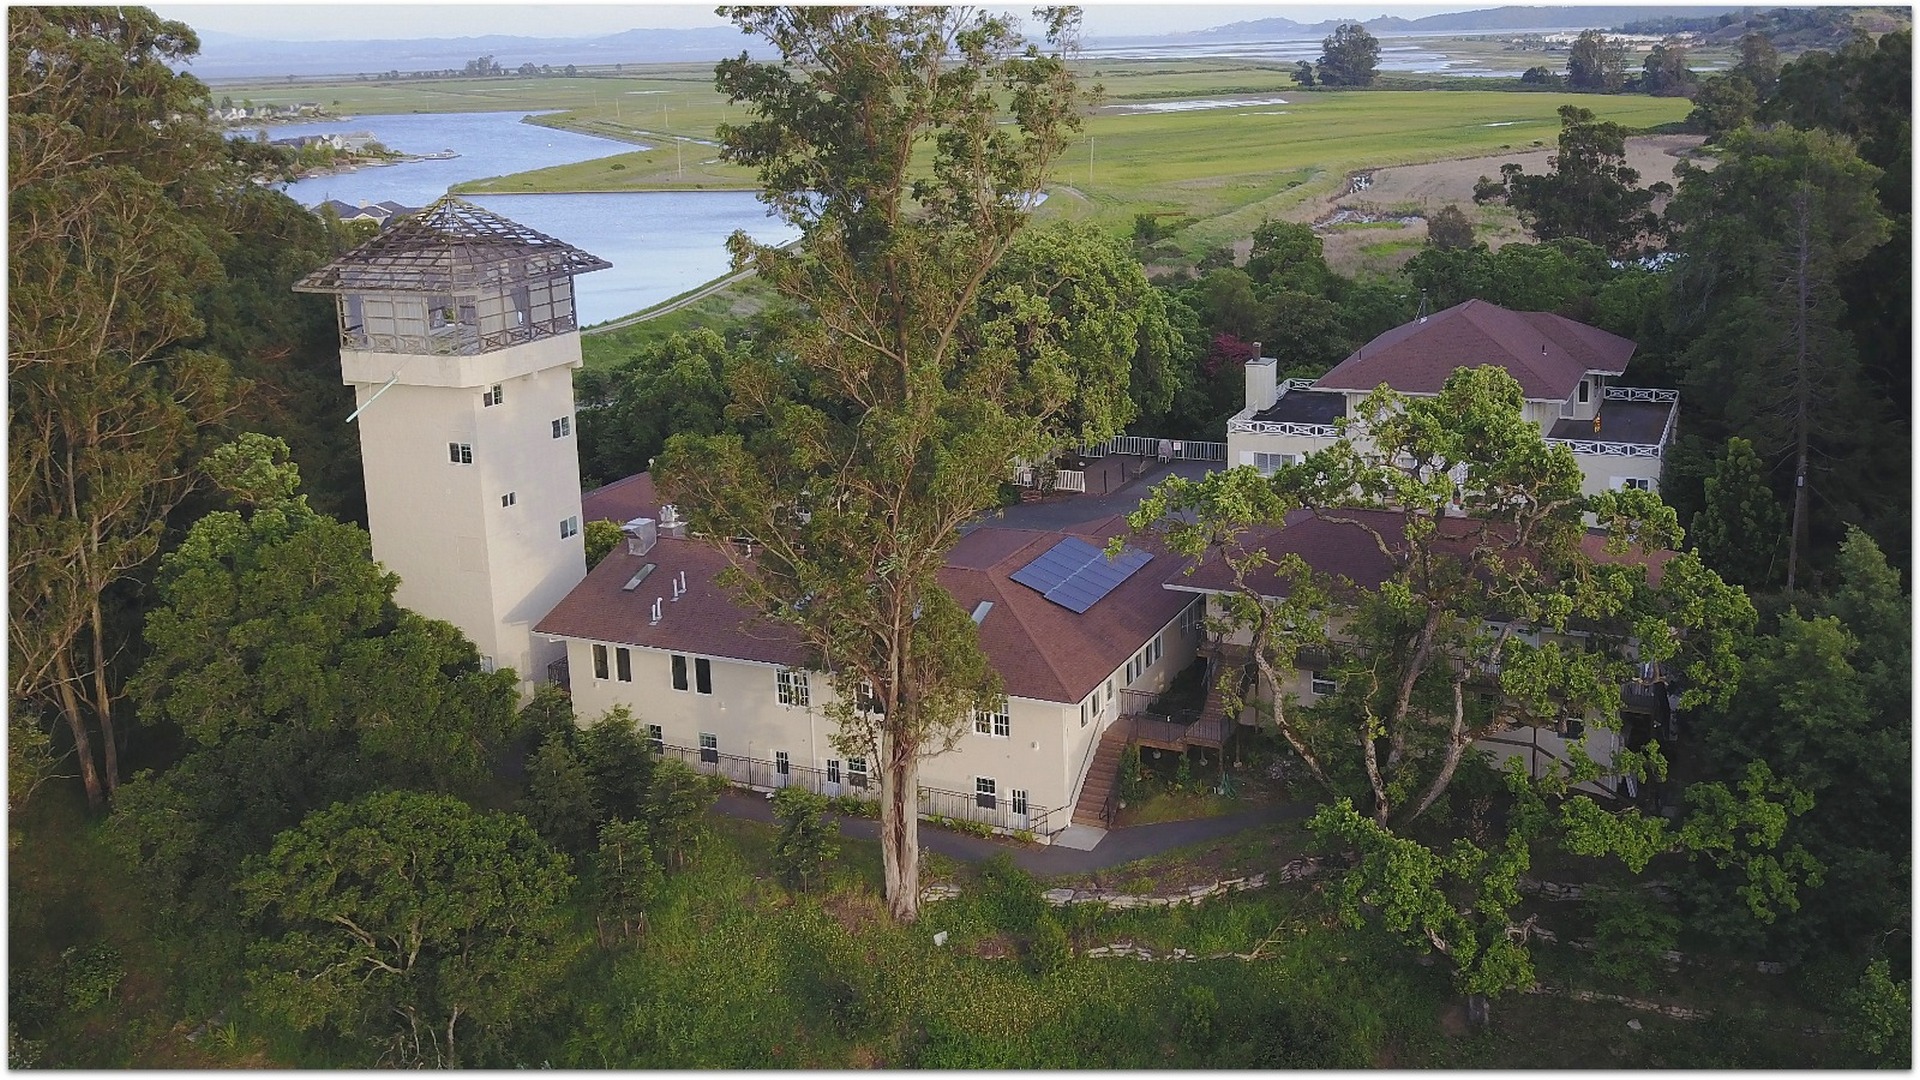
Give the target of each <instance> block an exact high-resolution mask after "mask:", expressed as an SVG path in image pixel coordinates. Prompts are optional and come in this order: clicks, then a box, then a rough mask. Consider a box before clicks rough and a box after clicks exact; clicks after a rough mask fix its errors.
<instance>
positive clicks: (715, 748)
mask: <svg viewBox="0 0 1920 1080" xmlns="http://www.w3.org/2000/svg"><path fill="white" fill-rule="evenodd" d="M700 760H701V761H704V762H707V763H709V764H712V763H714V762H717V761H719V760H720V737H719V736H717V735H710V734H708V733H707V732H704V731H703V732H701V733H700Z"/></svg>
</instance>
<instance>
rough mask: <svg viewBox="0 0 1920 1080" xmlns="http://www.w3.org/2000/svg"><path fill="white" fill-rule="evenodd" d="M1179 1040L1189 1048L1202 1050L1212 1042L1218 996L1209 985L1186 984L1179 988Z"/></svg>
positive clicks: (1217, 1010)
mask: <svg viewBox="0 0 1920 1080" xmlns="http://www.w3.org/2000/svg"><path fill="white" fill-rule="evenodd" d="M1179 1008H1180V1041H1181V1042H1182V1043H1185V1044H1186V1046H1187V1048H1188V1049H1190V1050H1204V1049H1206V1048H1207V1047H1208V1046H1211V1045H1212V1044H1213V1040H1214V1030H1213V1029H1214V1021H1215V1019H1216V1018H1218V1017H1219V1015H1220V998H1219V996H1218V995H1217V994H1215V993H1214V992H1213V990H1212V988H1211V987H1206V986H1195V985H1187V986H1183V987H1181V988H1180V1006H1179Z"/></svg>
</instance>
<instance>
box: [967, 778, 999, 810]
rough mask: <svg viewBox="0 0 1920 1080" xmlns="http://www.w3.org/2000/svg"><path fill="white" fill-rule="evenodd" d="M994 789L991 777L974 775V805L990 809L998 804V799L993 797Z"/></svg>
mask: <svg viewBox="0 0 1920 1080" xmlns="http://www.w3.org/2000/svg"><path fill="white" fill-rule="evenodd" d="M994 790H995V785H994V782H993V778H992V777H988V776H976V777H974V778H973V803H974V805H975V806H978V807H979V808H980V809H982V810H992V809H993V808H994V807H996V806H998V805H1000V800H999V799H997V798H995V797H994Z"/></svg>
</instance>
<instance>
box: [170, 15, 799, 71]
mask: <svg viewBox="0 0 1920 1080" xmlns="http://www.w3.org/2000/svg"><path fill="white" fill-rule="evenodd" d="M342 10H346V11H357V10H364V11H368V12H371V11H375V10H377V9H373V8H366V9H355V8H343V9H342ZM356 17H357V16H356ZM743 50H744V51H746V52H748V53H750V54H752V55H754V56H756V57H762V58H768V59H771V58H772V57H774V56H777V55H778V54H777V53H776V52H775V51H774V50H773V48H772V46H770V45H768V44H767V43H766V42H764V41H761V40H759V39H757V38H750V37H748V36H747V35H745V34H742V33H741V32H740V31H739V30H737V29H735V28H734V27H731V26H713V27H701V28H698V29H691V30H645V29H642V30H626V31H622V32H620V33H618V34H607V35H603V36H600V37H586V38H536V37H516V36H512V35H506V34H488V35H485V36H481V37H446V38H412V39H398V40H391V41H379V40H373V41H266V40H260V39H255V38H245V37H237V36H235V35H233V34H222V33H219V32H217V31H209V32H207V33H203V34H201V35H200V55H199V56H197V57H195V58H194V59H193V62H192V63H191V64H189V65H188V66H187V70H188V71H190V72H192V73H193V74H194V76H195V77H197V78H199V79H200V80H201V81H203V82H207V81H222V80H234V79H254V80H257V79H280V78H285V77H287V76H289V75H292V76H296V77H303V78H311V77H314V76H318V75H358V74H368V75H375V74H379V73H381V72H386V71H402V72H408V71H444V70H447V69H452V70H455V71H458V70H461V69H462V68H464V67H465V66H466V64H467V61H469V60H473V59H476V58H478V57H481V56H492V57H493V59H494V61H495V62H496V63H498V64H499V65H500V66H501V67H503V68H506V69H508V70H509V71H511V70H512V69H514V68H517V67H519V66H520V65H521V64H535V65H539V64H549V65H552V66H553V67H565V66H566V65H568V64H574V65H577V66H581V67H584V66H587V65H591V64H662V63H676V62H706V63H710V62H712V61H715V60H719V59H720V58H722V57H726V56H737V55H739V53H740V52H742V51H743Z"/></svg>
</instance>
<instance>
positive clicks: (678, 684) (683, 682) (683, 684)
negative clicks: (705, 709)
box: [673, 653, 687, 690]
mask: <svg viewBox="0 0 1920 1080" xmlns="http://www.w3.org/2000/svg"><path fill="white" fill-rule="evenodd" d="M673 688H674V689H675V690H685V689H686V688H687V658H686V657H684V656H681V655H680V654H679V653H674V654H673Z"/></svg>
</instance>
